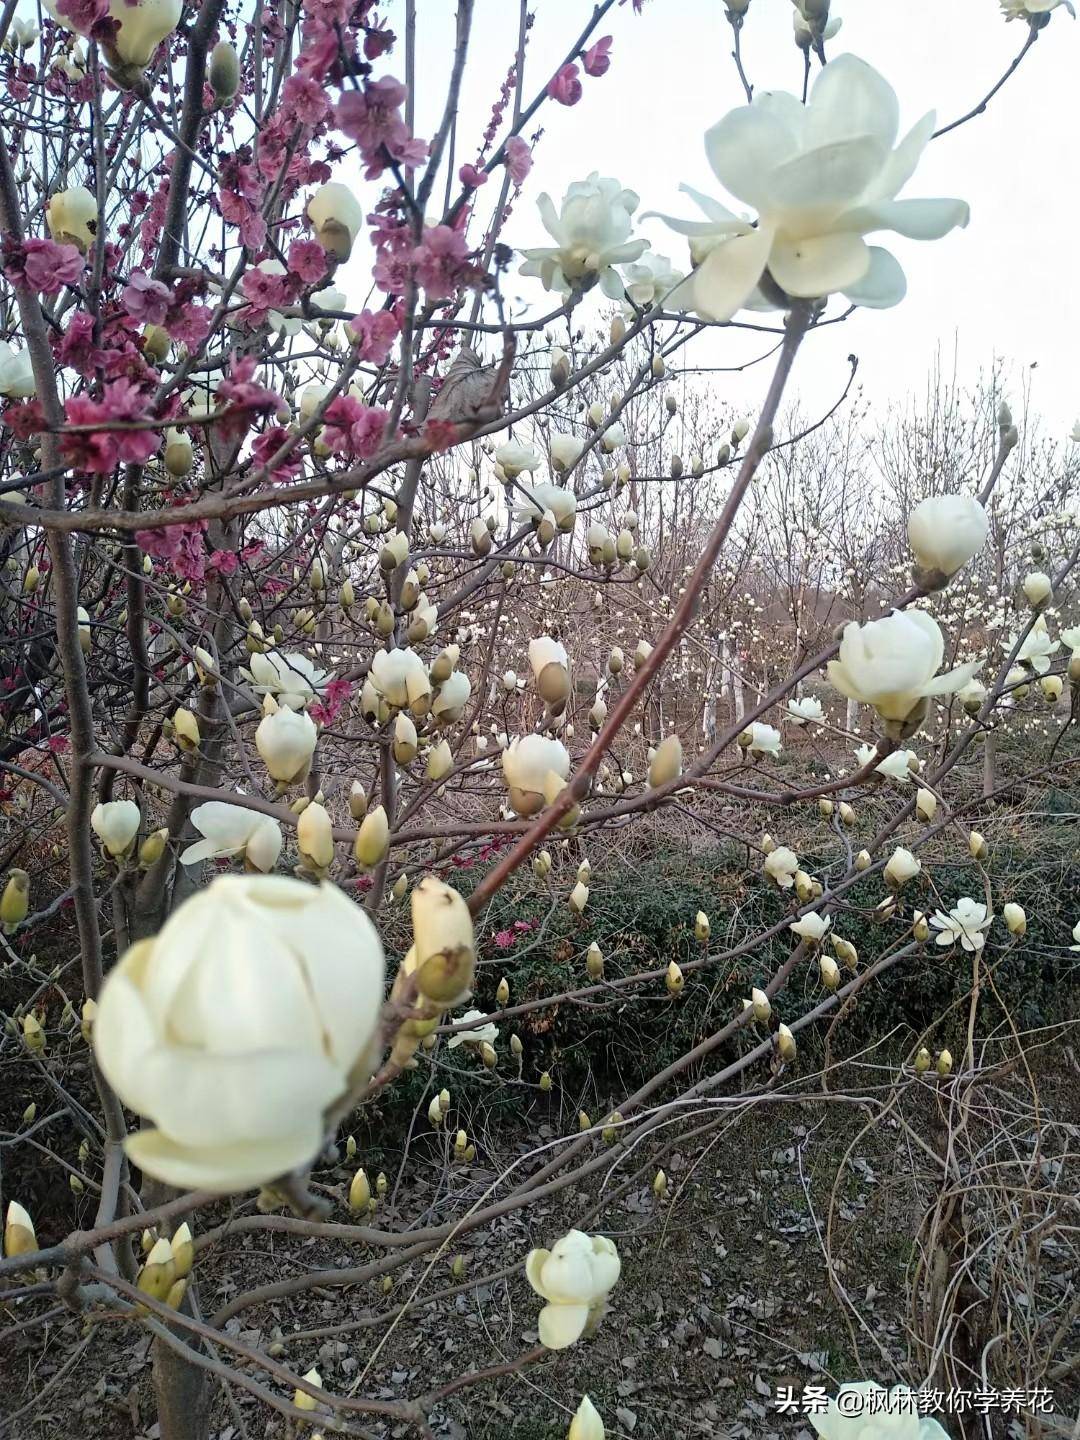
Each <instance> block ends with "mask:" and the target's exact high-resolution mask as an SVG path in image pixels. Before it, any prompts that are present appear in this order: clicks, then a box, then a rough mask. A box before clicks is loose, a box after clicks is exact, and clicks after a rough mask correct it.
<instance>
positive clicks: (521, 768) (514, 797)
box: [502, 735, 570, 816]
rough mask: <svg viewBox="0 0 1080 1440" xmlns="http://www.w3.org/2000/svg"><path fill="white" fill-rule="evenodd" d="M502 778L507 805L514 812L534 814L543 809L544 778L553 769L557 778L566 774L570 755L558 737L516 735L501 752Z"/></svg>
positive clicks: (567, 773) (526, 814) (525, 814)
mask: <svg viewBox="0 0 1080 1440" xmlns="http://www.w3.org/2000/svg"><path fill="white" fill-rule="evenodd" d="M502 768H503V778H504V780H505V781H506V787H507V789H508V790H509V792H510V804H511V806H512V807H513V809H514V810H515V811H516V813H517V814H518V815H521V816H528V815H535V814H536V812H537V811H538V810H542V809H543V808H544V781H545V780H546V779H547V777H548V775H549V774H551V773H552V772H554V774H555V775H557V776H558V777H559V779H560V780H567V779H568V778H569V776H570V755H569V752H568V751H567V748H566V746H565V745H564V744H563V743H562V741H561V740H553V739H550V738H549V737H548V736H546V735H519V736H518V737H517V738H516V739H515V740H512V741H511V743H510V744H509V745H508V746H507V747H506V749H505V750H504V751H503V752H502Z"/></svg>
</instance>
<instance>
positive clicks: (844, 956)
mask: <svg viewBox="0 0 1080 1440" xmlns="http://www.w3.org/2000/svg"><path fill="white" fill-rule="evenodd" d="M832 947H833V949H834V950H835V951H836V953H837V955H839V956H840V959H841V960H842V961H843V962H844V964H845V965H846V966H847V968H848V969H849V970H850V971H852V972H853V973H854V971H855V968H856V966H857V965H858V963H859V952H858V950H856V948H855V946H854V945H852V943H851V941H850V940H844V939H842V938H841V937H840V936H839V935H833V937H832Z"/></svg>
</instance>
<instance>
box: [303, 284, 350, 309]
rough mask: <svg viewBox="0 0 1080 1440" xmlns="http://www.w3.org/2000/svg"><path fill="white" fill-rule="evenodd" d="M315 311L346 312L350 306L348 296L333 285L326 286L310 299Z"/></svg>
mask: <svg viewBox="0 0 1080 1440" xmlns="http://www.w3.org/2000/svg"><path fill="white" fill-rule="evenodd" d="M310 298H311V307H312V309H313V310H344V309H345V307H346V305H347V304H348V296H347V295H346V294H345V291H344V290H338V289H336V288H335V287H334V286H333V285H324V286H323V288H322V289H321V290H316V291H315V293H314V294H313V295H312V296H311V297H310Z"/></svg>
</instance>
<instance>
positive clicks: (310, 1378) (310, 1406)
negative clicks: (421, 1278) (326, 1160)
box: [293, 1171, 390, 1410]
mask: <svg viewBox="0 0 1080 1440" xmlns="http://www.w3.org/2000/svg"><path fill="white" fill-rule="evenodd" d="M360 1173H361V1174H363V1171H361V1172H360ZM386 1278H387V1279H389V1278H390V1277H389V1276H387V1277H386ZM304 1379H305V1380H306V1381H307V1383H308V1384H309V1385H311V1386H312V1387H313V1388H315V1389H317V1390H321V1389H322V1376H321V1375H320V1374H319V1372H318V1370H309V1371H308V1372H307V1374H306V1375H305V1376H304ZM318 1403H319V1402H318V1400H316V1399H315V1396H314V1395H309V1394H308V1393H307V1391H306V1390H294V1391H293V1404H294V1405H295V1406H296V1408H297V1410H314V1409H315V1408H316V1406H317V1405H318Z"/></svg>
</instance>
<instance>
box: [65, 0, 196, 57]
mask: <svg viewBox="0 0 1080 1440" xmlns="http://www.w3.org/2000/svg"><path fill="white" fill-rule="evenodd" d="M42 3H43V5H44V7H45V9H46V10H47V11H48V12H49V14H50V15H51V16H52V18H53V19H54V20H55V21H56V23H57V24H58V25H63V26H66V27H67V28H68V29H71V30H75V31H77V32H78V33H79V34H81V35H84V34H86V33H87V32H86V31H85V30H84V29H82V28H81V26H80V25H79V24H77V23H76V22H75V21H74V20H72V19H70V18H69V15H67V14H63V13H62V12H61V9H60V6H59V5H58V4H57V3H56V0H42ZM65 9H67V10H68V11H69V14H71V15H75V14H78V13H80V12H81V11H82V10H83V9H85V12H86V14H87V15H88V16H92V17H93V18H94V19H96V18H97V15H96V11H95V10H94V8H93V7H91V6H87V7H78V6H70V7H65ZM181 9H182V4H181V0H136V3H134V4H131V3H130V0H109V7H108V18H109V19H110V20H114V21H115V22H116V26H117V28H116V31H115V32H114V33H113V35H112V36H111V37H110V38H109V39H108V40H106V41H103V42H102V45H103V49H104V50H105V54H106V58H107V59H108V61H109V65H110V67H112V68H115V66H116V65H117V63H120V64H122V65H125V66H131V67H133V68H135V69H140V70H141V69H142V68H143V67H144V66H146V65H148V64H149V63H150V57H151V56H152V55H153V53H154V51H155V50H156V49H157V47H158V46H159V45H160V44H161V42H162V40H164V39H165V37H166V35H171V34H172V32H173V31H174V30H175V29H176V27H177V25H178V24H179V23H180V11H181ZM87 23H89V21H88V22H87Z"/></svg>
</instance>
